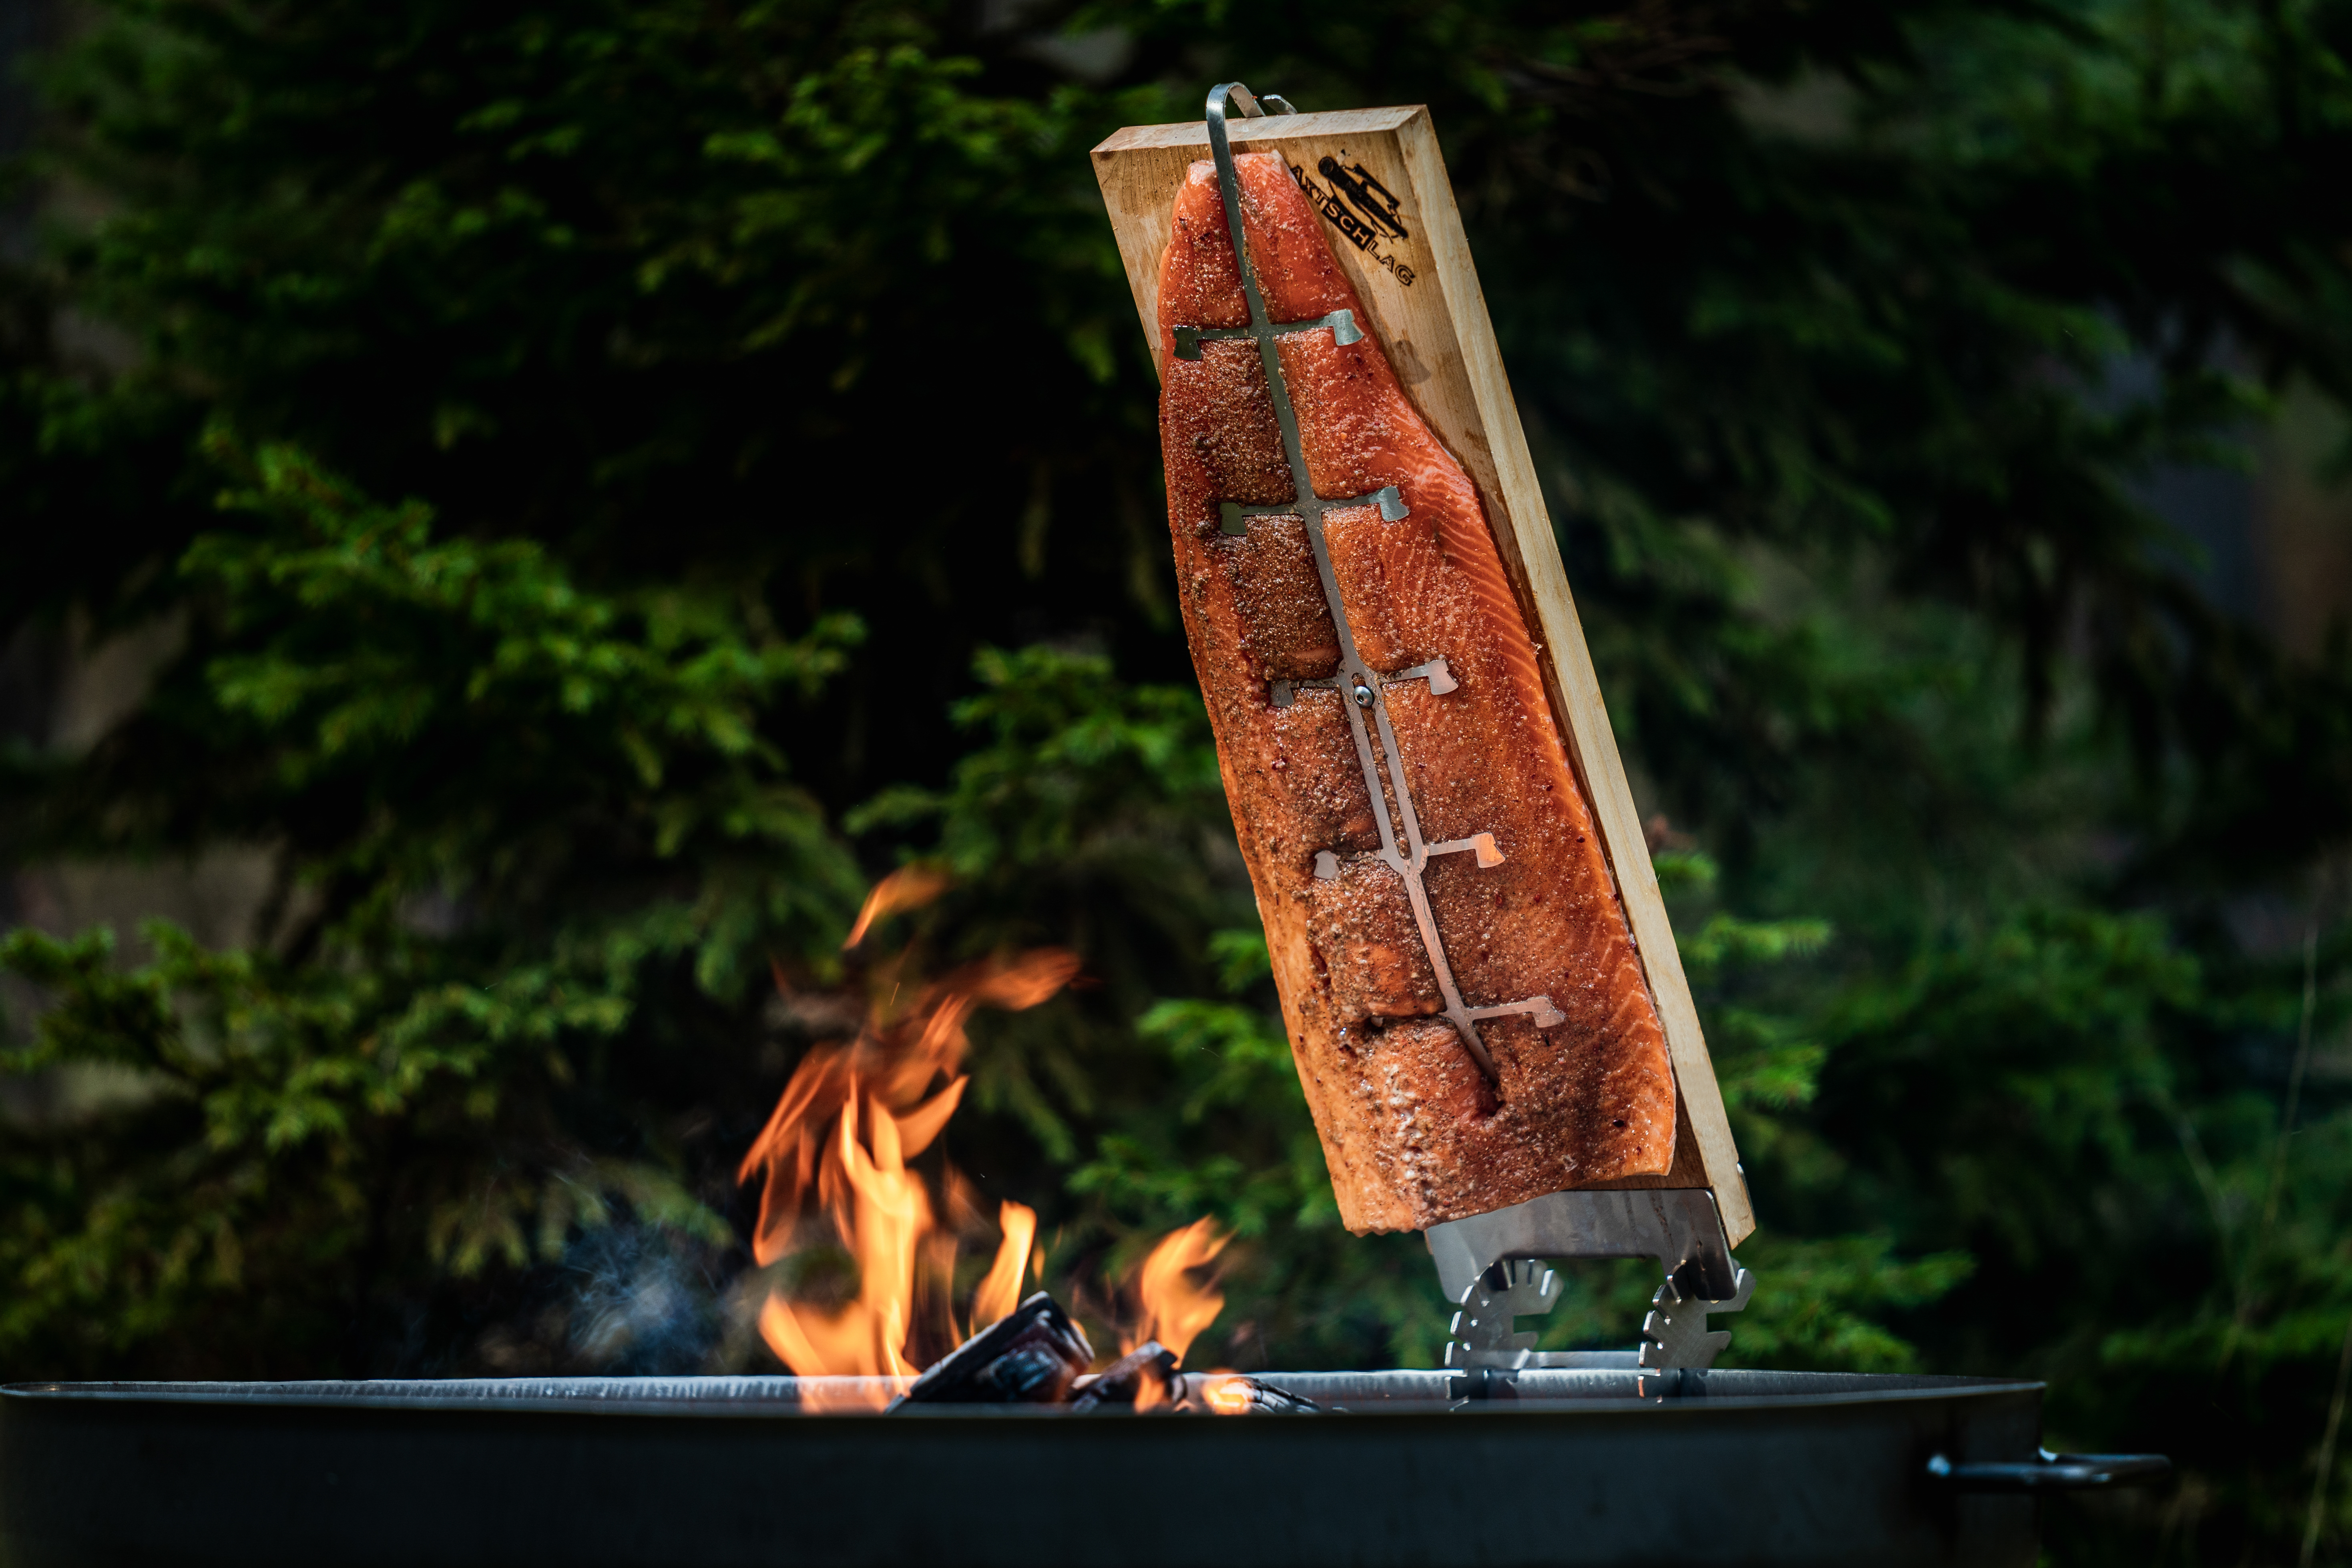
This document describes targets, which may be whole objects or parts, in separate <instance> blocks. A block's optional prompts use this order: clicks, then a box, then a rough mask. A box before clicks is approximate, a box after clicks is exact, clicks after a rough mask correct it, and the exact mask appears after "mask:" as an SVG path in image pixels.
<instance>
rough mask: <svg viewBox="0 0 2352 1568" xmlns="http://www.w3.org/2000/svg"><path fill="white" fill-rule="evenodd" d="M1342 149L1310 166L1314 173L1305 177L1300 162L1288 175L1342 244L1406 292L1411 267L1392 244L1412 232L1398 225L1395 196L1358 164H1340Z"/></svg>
mask: <svg viewBox="0 0 2352 1568" xmlns="http://www.w3.org/2000/svg"><path fill="white" fill-rule="evenodd" d="M1347 156H1348V150H1347V149H1346V148H1345V147H1342V148H1340V149H1339V154H1338V156H1336V157H1335V156H1333V155H1332V154H1330V153H1325V154H1324V155H1323V157H1322V158H1321V159H1320V160H1319V161H1318V163H1316V165H1315V171H1316V174H1319V175H1321V176H1322V178H1321V179H1320V180H1319V181H1318V179H1317V178H1316V174H1308V173H1307V170H1306V167H1305V166H1304V165H1303V164H1298V163H1293V164H1292V165H1291V166H1290V177H1291V178H1292V179H1294V180H1296V181H1297V182H1298V188H1299V189H1300V190H1302V191H1304V192H1306V193H1307V200H1308V201H1310V202H1312V203H1314V204H1315V208H1316V210H1317V211H1318V212H1320V213H1321V214H1322V215H1323V216H1324V217H1325V218H1326V219H1327V220H1328V222H1329V223H1330V225H1331V226H1332V227H1334V228H1336V229H1338V230H1339V232H1340V233H1341V234H1342V235H1344V236H1346V237H1347V240H1348V243H1349V244H1350V245H1352V246H1354V247H1356V248H1357V249H1358V250H1360V251H1362V252H1363V253H1364V254H1365V255H1367V256H1369V257H1370V258H1372V259H1373V260H1375V261H1377V262H1379V263H1380V264H1381V266H1382V267H1385V268H1388V269H1389V270H1390V271H1391V272H1392V273H1394V274H1395V275H1396V280H1397V281H1398V282H1400V283H1402V284H1403V285H1404V286H1405V287H1407V288H1411V287H1412V277H1413V273H1412V268H1411V267H1409V266H1407V265H1406V264H1405V263H1403V262H1402V261H1400V260H1398V259H1397V255H1396V246H1395V244H1394V242H1395V241H1397V240H1400V239H1410V238H1411V237H1412V231H1411V230H1410V229H1408V228H1406V227H1405V226H1404V216H1403V213H1402V210H1401V209H1402V205H1403V204H1402V202H1401V201H1400V200H1399V199H1398V197H1397V194H1396V193H1395V192H1394V191H1391V190H1390V189H1389V188H1388V187H1387V186H1386V185H1384V184H1381V183H1380V181H1378V180H1376V179H1374V178H1373V177H1372V173H1371V171H1370V170H1369V169H1367V168H1365V167H1364V165H1363V164H1362V163H1349V162H1346V161H1345V160H1346V159H1347Z"/></svg>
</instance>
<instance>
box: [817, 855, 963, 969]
mask: <svg viewBox="0 0 2352 1568" xmlns="http://www.w3.org/2000/svg"><path fill="white" fill-rule="evenodd" d="M953 880H954V879H953V878H951V877H950V876H949V875H948V874H947V873H946V872H945V871H940V870H936V869H934V868H931V867H929V866H919V865H918V866H901V867H899V868H898V869H897V870H895V871H893V872H891V873H890V874H889V875H888V876H887V877H885V878H883V879H881V880H880V881H878V882H877V883H875V884H874V890H873V891H872V892H870V893H868V894H866V907H865V908H864V909H861V910H858V911H857V923H856V924H855V925H853V926H851V927H850V928H849V935H848V936H847V937H846V938H845V940H844V941H843V942H842V944H841V947H842V951H843V952H848V951H849V950H850V949H851V948H853V947H856V945H857V944H858V943H859V942H864V941H865V940H866V932H867V931H872V930H873V929H874V925H875V922H876V921H886V920H888V919H889V918H890V917H891V916H892V915H896V914H904V913H905V912H906V911H907V910H919V909H921V908H922V907H923V906H924V905H925V904H928V903H929V902H930V901H931V900H933V899H936V898H938V897H939V896H940V894H941V893H944V892H946V891H947V890H948V888H949V886H950V883H952V882H953Z"/></svg>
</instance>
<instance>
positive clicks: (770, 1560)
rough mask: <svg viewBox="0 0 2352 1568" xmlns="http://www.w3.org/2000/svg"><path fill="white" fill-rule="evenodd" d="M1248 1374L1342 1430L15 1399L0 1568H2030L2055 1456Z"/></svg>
mask: <svg viewBox="0 0 2352 1568" xmlns="http://www.w3.org/2000/svg"><path fill="white" fill-rule="evenodd" d="M1257 1375H1259V1376H1261V1377H1263V1378H1265V1380H1266V1381H1268V1382H1271V1383H1275V1384H1278V1385H1280V1386H1282V1387H1284V1388H1286V1389H1288V1390H1290V1391H1291V1392H1293V1393H1295V1394H1304V1395H1306V1396H1307V1397H1309V1398H1311V1399H1313V1400H1315V1401H1316V1402H1317V1403H1318V1405H1322V1406H1324V1407H1325V1408H1326V1409H1327V1410H1333V1411H1344V1412H1346V1413H1345V1414H1339V1413H1335V1414H1329V1415H1314V1416H1287V1417H1284V1416H1232V1417H1215V1416H1202V1415H1140V1416H1139V1415H1071V1414H1068V1413H1066V1412H1057V1411H1055V1410H1051V1409H1040V1408H1038V1407H1035V1406H1020V1407H1005V1406H986V1405H950V1406H929V1407H915V1408H911V1409H909V1410H908V1412H905V1413H902V1414H898V1415H887V1416H885V1415H814V1414H810V1413H808V1412H809V1409H810V1406H811V1405H812V1404H813V1403H814V1402H816V1401H817V1400H818V1399H819V1398H825V1396H830V1397H829V1398H825V1402H826V1403H831V1402H832V1401H833V1400H835V1399H839V1398H840V1397H842V1396H843V1395H845V1394H853V1393H854V1392H856V1391H855V1390H853V1389H851V1388H849V1387H847V1386H845V1385H846V1384H847V1383H848V1381H849V1380H838V1379H794V1378H783V1377H731V1378H641V1379H598V1378H523V1379H512V1380H503V1379H502V1380H483V1381H452V1382H409V1383H294V1384H19V1385H16V1386H14V1387H11V1388H8V1389H6V1390H5V1391H0V1563H6V1564H8V1565H9V1568H64V1565H68V1564H73V1565H79V1564H97V1563H142V1564H168V1563H189V1564H194V1563H244V1564H277V1563H285V1564H294V1563H301V1564H306V1565H327V1564H387V1565H389V1564H401V1565H403V1568H415V1565H425V1564H446V1565H453V1568H454V1565H460V1564H499V1565H501V1568H520V1565H528V1564H535V1563H548V1564H562V1565H563V1568H608V1565H609V1568H638V1565H645V1564H656V1563H662V1564H667V1563H678V1564H691V1565H694V1568H727V1565H730V1564H751V1563H761V1564H786V1565H793V1568H800V1565H808V1568H817V1565H824V1568H835V1565H842V1568H847V1565H858V1568H864V1565H875V1568H879V1565H882V1564H902V1563H922V1564H926V1565H940V1568H946V1565H950V1564H972V1565H985V1568H995V1565H1000V1564H1001V1565H1003V1568H1063V1565H1067V1568H1079V1565H1088V1568H1091V1565H1096V1564H1100V1565H1104V1568H1109V1565H1112V1564H1117V1565H1118V1568H1163V1565H1164V1568H1176V1565H1179V1564H1215V1565H1217V1568H1258V1565H1263V1568H1276V1565H1280V1568H1302V1565H1313V1564H1321V1563H1330V1564H1339V1563H1349V1564H1360V1565H1367V1568H1374V1565H1381V1564H1396V1565H1398V1568H1404V1565H1407V1564H1412V1565H1414V1568H1442V1565H1446V1564H1455V1563H1460V1564H1472V1563H1477V1564H1537V1563H1563V1564H1568V1563H1574V1564H1584V1563H1644V1564H1657V1563H1681V1562H1690V1563H1702V1562H1703V1563H1709V1564H1723V1565H1726V1568H1729V1565H1732V1564H1741V1563H1747V1564H1768V1563H1769V1564H1788V1563H1809V1564H1839V1563H1854V1564H1860V1563H1870V1564H1873V1565H1874V1568H1884V1565H1885V1564H1889V1563H1903V1564H1937V1563H1968V1564H2019V1565H2022V1564H2026V1563H2031V1562H2032V1560H2033V1552H2034V1528H2033V1526H2034V1507H2035V1504H2034V1501H2033V1500H2032V1498H2031V1497H2029V1496H2021V1495H2014V1490H2015V1488H2016V1487H2017V1486H2018V1485H2020V1484H2021V1483H2020V1482H2019V1481H2018V1477H2020V1476H2024V1477H2027V1478H2029V1479H2028V1481H2027V1482H2025V1483H2022V1484H2032V1478H2034V1477H2038V1476H2041V1475H2042V1473H2043V1472H2045V1471H2053V1470H2054V1469H2056V1468H2063V1467H2051V1466H2048V1465H2046V1464H2045V1463H2044V1462H2043V1461H2042V1459H2041V1458H2039V1451H2038V1448H2037V1438H2038V1436H2039V1427H2040V1420H2041V1403H2042V1385H2041V1384H2033V1383H2014V1382H1995V1381H1986V1380H1979V1379H1969V1378H1943V1377H1870V1376H1861V1375H1854V1374H1840V1373H1772V1372H1742V1371H1722V1372H1712V1373H1689V1372H1685V1373H1669V1374H1666V1376H1667V1377H1669V1378H1671V1379H1672V1380H1674V1384H1675V1387H1674V1389H1673V1394H1672V1396H1671V1397H1665V1396H1662V1395H1663V1394H1664V1392H1665V1388H1664V1384H1663V1383H1662V1381H1661V1377H1660V1374H1659V1373H1643V1372H1641V1371H1639V1370H1633V1369H1594V1370H1576V1371H1534V1372H1526V1373H1519V1374H1518V1376H1517V1378H1516V1380H1512V1381H1509V1382H1503V1381H1500V1380H1497V1381H1496V1383H1495V1384H1494V1393H1495V1394H1496V1395H1497V1396H1496V1397H1488V1398H1481V1399H1475V1400H1462V1399H1458V1398H1456V1397H1454V1395H1455V1394H1457V1393H1458V1392H1459V1390H1460V1389H1461V1387H1462V1386H1463V1382H1464V1380H1463V1379H1461V1378H1460V1377H1459V1376H1458V1374H1448V1373H1442V1372H1391V1373H1260V1374H1257ZM2099 1463H2105V1464H2106V1465H2107V1468H2108V1469H2109V1470H2114V1469H2115V1468H2116V1467H2115V1465H2114V1464H2113V1463H2112V1462H2105V1461H2102V1462H2093V1463H2092V1464H2091V1467H2090V1468H2092V1469H2094V1470H2096V1469H2097V1468H2098V1464H2099ZM2076 1468H2077V1469H2078V1470H2079V1469H2081V1468H2083V1466H2082V1465H2081V1464H2079V1463H2078V1464H2077V1466H2076ZM2100 1475H2101V1476H2103V1477H2105V1479H2116V1478H2115V1477H2114V1476H2111V1475H2106V1473H2105V1472H2104V1471H2102V1472H2100ZM2052 1479H2060V1478H2058V1477H2056V1476H2055V1475H2054V1474H2053V1477H2052ZM2092 1479H2093V1481H2094V1482H2095V1479H2099V1478H2097V1477H2094V1478H2092ZM2073 1484H2077V1485H2080V1484H2085V1479H2084V1477H2083V1476H2081V1475H2076V1476H2075V1477H2074V1479H2073ZM1992 1487H2007V1488H2009V1489H2011V1494H2012V1495H1999V1494H1998V1493H1996V1492H1993V1491H1991V1490H1990V1488H1992Z"/></svg>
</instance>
